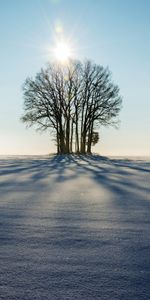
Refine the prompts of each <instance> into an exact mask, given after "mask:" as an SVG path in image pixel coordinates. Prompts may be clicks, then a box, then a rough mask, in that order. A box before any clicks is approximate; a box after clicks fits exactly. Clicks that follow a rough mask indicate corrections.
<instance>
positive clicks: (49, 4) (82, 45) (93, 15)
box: [0, 0, 150, 155]
mask: <svg viewBox="0 0 150 300" xmlns="http://www.w3.org/2000/svg"><path fill="white" fill-rule="evenodd" d="M149 15H150V1H148V0H143V1H141V0H136V1H135V0H126V1H121V0H107V1H106V0H103V1H102V0H94V1H93V0H80V1H79V0H76V1H70V0H32V1H29V0H26V1H23V0H22V1H20V0H16V1H15V0H13V1H11V0H9V1H8V0H5V1H1V4H0V41H1V46H0V51H1V55H0V66H1V72H0V154H4V155H5V154H47V153H50V152H54V151H55V147H54V146H53V142H52V141H51V138H50V136H49V134H48V133H45V134H39V133H37V132H35V130H34V129H26V128H25V125H24V124H22V123H21V122H20V116H21V115H22V114H23V97H22V90H21V86H22V84H23V82H24V81H25V79H26V77H27V76H34V75H35V74H36V72H38V71H39V70H40V68H41V67H43V66H44V65H45V64H46V62H47V61H48V60H50V59H51V57H50V54H49V52H48V48H50V47H52V46H53V44H54V31H55V30H54V29H55V27H56V25H57V24H61V26H62V28H63V35H64V37H65V38H66V39H71V41H72V44H73V45H74V46H75V48H76V57H77V58H79V59H84V58H90V59H92V60H93V61H95V62H96V63H98V64H102V65H104V66H109V68H110V70H111V71H112V75H113V80H114V82H115V83H117V84H118V85H119V87H120V93H121V95H122V96H123V109H122V111H121V114H120V120H121V124H120V128H119V130H115V129H113V128H107V129H105V128H102V129H101V131H100V136H101V140H100V143H99V144H98V145H97V146H96V147H95V148H93V150H94V151H96V152H99V153H101V154H103V155H150V33H149V30H150V18H149Z"/></svg>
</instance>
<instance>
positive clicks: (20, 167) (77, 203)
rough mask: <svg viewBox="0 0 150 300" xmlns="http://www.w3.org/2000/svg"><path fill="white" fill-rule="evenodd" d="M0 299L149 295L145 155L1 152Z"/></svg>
mask: <svg viewBox="0 0 150 300" xmlns="http://www.w3.org/2000/svg"><path fill="white" fill-rule="evenodd" d="M0 299H7V300H9V299H10V300H13V299H15V300H16V299H19V300H34V299H36V300H38V299H42V300H47V299H52V300H53V299H54V300H55V299H61V300H63V299H81V300H84V299H85V300H89V299H90V300H91V299H102V300H103V299H104V300H105V299H108V300H115V299H118V300H120V299H121V300H124V299H126V300H129V299H132V300H134V299H136V300H137V299H141V300H144V299H146V300H148V299H150V161H149V160H147V161H146V160H140V159H136V160H135V159H134V160H133V159H127V158H124V159H123V158H121V159H120V158H117V159H114V158H105V157H101V156H98V155H93V156H85V157H83V156H76V155H70V156H67V155H66V156H65V155H64V156H63V155H61V156H55V155H52V156H50V157H36V156H35V157H19V158H17V157H7V158H4V157H3V158H1V159H0Z"/></svg>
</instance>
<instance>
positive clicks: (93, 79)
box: [21, 60, 122, 154]
mask: <svg viewBox="0 0 150 300" xmlns="http://www.w3.org/2000/svg"><path fill="white" fill-rule="evenodd" d="M23 95H24V111H25V112H24V115H23V117H22V118H21V119H22V121H23V122H25V123H27V125H28V126H33V125H35V126H36V128H37V129H38V130H49V131H50V134H51V135H53V136H54V138H55V142H56V145H57V153H58V154H59V153H72V152H77V153H91V147H92V146H93V145H95V144H96V143H97V142H98V140H99V128H100V127H101V126H108V125H116V124H117V123H118V115H119V111H120V109H121V103H122V98H121V96H120V94H119V88H118V86H117V85H115V84H114V83H113V81H112V77H111V73H110V71H109V69H108V68H104V67H103V66H100V65H97V64H95V63H92V62H91V61H89V60H88V61H85V62H83V63H82V62H80V61H72V60H69V61H68V63H66V64H58V63H53V64H52V63H51V64H48V65H47V67H46V68H45V69H41V71H40V72H39V73H37V74H36V76H35V78H34V79H33V78H27V79H26V81H25V83H24V85H23Z"/></svg>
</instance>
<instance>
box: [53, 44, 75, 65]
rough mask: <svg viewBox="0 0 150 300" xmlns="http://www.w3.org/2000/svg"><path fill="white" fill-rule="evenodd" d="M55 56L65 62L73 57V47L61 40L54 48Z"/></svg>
mask: <svg viewBox="0 0 150 300" xmlns="http://www.w3.org/2000/svg"><path fill="white" fill-rule="evenodd" d="M54 55H55V58H56V59H57V60H59V61H61V62H65V61H66V60H67V59H69V58H70V57H71V48H70V47H69V45H68V44H67V43H65V42H59V43H58V44H57V45H56V48H55V49H54Z"/></svg>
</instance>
